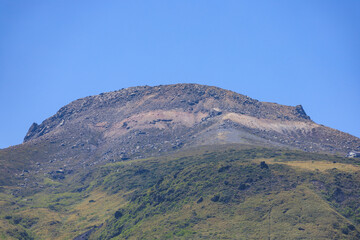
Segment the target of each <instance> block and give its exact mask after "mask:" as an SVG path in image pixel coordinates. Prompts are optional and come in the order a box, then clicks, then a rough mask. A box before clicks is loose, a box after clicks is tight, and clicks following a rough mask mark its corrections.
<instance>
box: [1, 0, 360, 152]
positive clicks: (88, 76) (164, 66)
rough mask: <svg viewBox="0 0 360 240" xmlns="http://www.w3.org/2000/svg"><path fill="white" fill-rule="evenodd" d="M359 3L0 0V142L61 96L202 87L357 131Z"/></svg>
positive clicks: (15, 138)
mask: <svg viewBox="0 0 360 240" xmlns="http://www.w3.org/2000/svg"><path fill="white" fill-rule="evenodd" d="M359 23H360V1H351V0H347V1H331V0H326V1H316V0H311V1H310V0H305V1H304V0H299V1H297V0H294V1H280V0H279V1H275V0H274V1H270V0H269V1H260V0H259V1H250V0H249V1H241V0H236V1H230V0H226V1H220V0H219V1H210V0H204V1H201V0H191V1H186V0H184V1H170V0H167V1H151V0H144V1H136V0H132V1H110V0H109V1H90V0H86V1H82V0H79V1H66V0H65V1H47V0H44V1H38V0H32V1H27V0H18V1H13V0H0V109H1V118H0V148H4V147H8V146H10V145H15V144H20V143H21V142H22V140H23V137H24V136H25V134H26V132H27V130H28V128H29V127H30V125H31V124H32V123H33V122H37V123H41V122H42V121H43V120H45V119H46V118H48V117H50V116H51V115H53V114H55V113H56V111H57V110H58V109H59V108H60V107H62V106H64V105H66V104H68V103H69V102H71V101H73V100H75V99H78V98H81V97H85V96H89V95H94V94H99V93H101V92H107V91H113V90H117V89H121V88H125V87H130V86H137V85H151V86H153V85H159V84H172V83H182V82H185V83H199V84H206V85H215V86H218V87H222V88H225V89H230V90H233V91H235V92H238V93H241V94H245V95H248V96H250V97H252V98H255V99H258V100H261V101H268V102H277V103H280V104H284V105H298V104H302V105H303V107H304V109H305V111H306V112H307V113H308V115H310V117H311V118H312V119H313V120H314V121H315V122H317V123H320V124H323V125H326V126H329V127H332V128H336V129H339V130H341V131H345V132H348V133H350V134H353V135H355V136H358V137H360V127H359V123H360V120H359V119H360V111H359V109H360V108H359V105H360V25H359Z"/></svg>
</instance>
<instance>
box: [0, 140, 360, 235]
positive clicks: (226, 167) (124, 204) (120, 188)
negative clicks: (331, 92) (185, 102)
mask: <svg viewBox="0 0 360 240" xmlns="http://www.w3.org/2000/svg"><path fill="white" fill-rule="evenodd" d="M43 184H44V186H45V187H43V189H38V191H37V193H36V194H33V195H30V194H28V195H23V196H16V197H15V196H12V195H10V194H9V193H11V189H6V191H4V192H3V193H1V195H0V199H1V201H0V208H1V215H0V218H1V220H0V238H3V239H74V238H75V237H77V236H79V235H81V234H84V233H86V232H88V234H87V236H86V238H83V239H87V238H89V239H202V238H203V239H359V238H360V232H359V230H360V228H359V227H360V196H359V195H360V192H359V189H360V166H359V162H358V161H357V162H356V161H355V160H350V159H346V158H341V157H336V156H333V155H325V154H310V153H304V152H300V151H290V150H281V149H269V148H254V147H249V146H235V145H226V146H217V147H204V148H203V149H197V150H194V149H193V150H187V151H186V152H181V153H177V154H173V155H169V156H162V157H158V158H150V159H140V160H131V161H122V162H116V163H112V164H107V165H104V166H100V167H98V168H97V169H96V170H95V171H91V172H85V171H84V172H83V173H81V174H79V175H76V176H72V177H71V178H70V177H69V178H65V179H51V178H50V177H49V176H44V179H43ZM95 226H97V227H95Z"/></svg>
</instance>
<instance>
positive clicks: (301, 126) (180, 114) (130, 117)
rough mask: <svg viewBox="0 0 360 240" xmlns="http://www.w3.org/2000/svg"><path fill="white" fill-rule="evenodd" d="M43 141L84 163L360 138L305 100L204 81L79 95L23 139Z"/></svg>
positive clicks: (336, 146) (328, 148)
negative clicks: (265, 96)
mask: <svg viewBox="0 0 360 240" xmlns="http://www.w3.org/2000/svg"><path fill="white" fill-rule="evenodd" d="M41 141H47V142H49V143H51V144H52V145H53V146H56V149H57V151H56V152H54V154H53V155H52V156H51V158H52V159H55V160H54V161H57V160H59V159H61V160H62V161H63V162H64V161H65V162H66V164H70V165H71V164H82V165H84V166H89V165H93V164H98V163H100V162H109V161H110V162H111V161H117V160H119V159H122V160H126V159H129V158H138V157H144V156H152V155H156V154H159V153H163V152H168V151H173V150H177V149H180V148H184V147H193V146H198V145H211V144H222V143H246V144H254V145H260V146H283V147H290V148H297V149H302V150H305V151H311V152H329V153H343V154H345V153H347V152H349V150H356V151H359V150H360V139H359V138H356V137H354V136H351V135H349V134H346V133H343V132H340V131H337V130H334V129H331V128H328V127H325V126H322V125H319V124H316V123H314V122H313V121H312V120H311V119H310V117H309V116H307V115H306V113H305V111H304V109H303V107H302V106H301V105H298V106H296V107H292V106H284V105H279V104H275V103H268V102H260V101H258V100H255V99H252V98H250V97H247V96H244V95H241V94H238V93H235V92H232V91H228V90H224V89H220V88H217V87H210V86H204V85H198V84H175V85H165V86H155V87H149V86H142V87H132V88H127V89H122V90H119V91H114V92H109V93H102V94H100V95H97V96H90V97H86V98H82V99H79V100H76V101H74V102H72V103H70V104H68V105H66V106H64V107H63V108H61V109H60V110H59V111H58V112H57V113H56V114H55V115H54V116H52V117H50V118H48V119H46V120H45V121H44V122H43V123H41V124H40V125H37V124H36V123H34V124H33V125H32V126H31V127H30V129H29V131H28V133H27V135H26V137H25V139H24V142H25V143H27V144H36V143H38V142H41Z"/></svg>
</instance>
